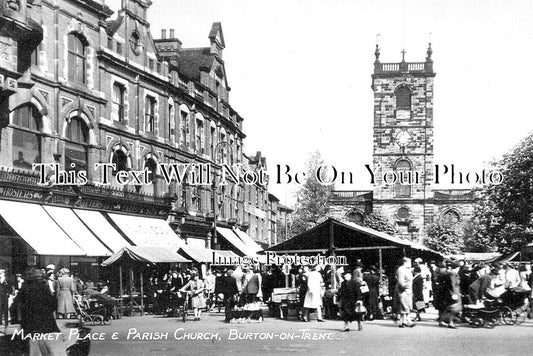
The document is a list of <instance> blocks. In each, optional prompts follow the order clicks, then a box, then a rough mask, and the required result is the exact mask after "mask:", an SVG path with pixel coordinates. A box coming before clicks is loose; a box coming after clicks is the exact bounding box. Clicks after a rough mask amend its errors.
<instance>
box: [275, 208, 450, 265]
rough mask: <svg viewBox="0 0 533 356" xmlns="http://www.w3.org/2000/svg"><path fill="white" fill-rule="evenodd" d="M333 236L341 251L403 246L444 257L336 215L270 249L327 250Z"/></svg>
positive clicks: (406, 248) (422, 246)
mask: <svg viewBox="0 0 533 356" xmlns="http://www.w3.org/2000/svg"><path fill="white" fill-rule="evenodd" d="M331 239H333V241H334V246H335V251H337V252H340V251H360V250H377V249H392V248H402V249H405V250H412V251H416V252H417V253H423V254H424V255H427V257H432V258H438V259H441V258H442V257H443V256H442V255H441V254H440V253H438V252H435V251H433V250H431V249H429V248H427V247H425V246H424V245H421V244H418V243H415V242H412V241H409V240H404V239H401V238H398V237H395V236H391V235H388V234H386V233H384V232H380V231H376V230H374V229H371V228H368V227H364V226H360V225H357V224H354V223H351V222H346V221H340V220H337V219H334V218H329V219H327V220H326V221H324V222H322V223H320V224H318V225H316V226H315V227H313V228H311V229H309V230H307V231H305V232H303V233H301V234H299V235H296V236H295V237H293V238H291V239H289V240H287V241H284V242H281V243H279V244H277V245H275V246H272V247H270V248H269V249H268V251H275V252H282V253H313V252H323V253H325V252H326V251H328V250H329V247H330V243H331Z"/></svg>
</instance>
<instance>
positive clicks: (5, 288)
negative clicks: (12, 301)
mask: <svg viewBox="0 0 533 356" xmlns="http://www.w3.org/2000/svg"><path fill="white" fill-rule="evenodd" d="M10 292H11V290H10V289H9V285H8V283H7V280H6V270H5V269H0V324H2V320H3V321H4V325H5V326H7V324H8V321H9V309H8V308H9V305H8V301H9V293H10Z"/></svg>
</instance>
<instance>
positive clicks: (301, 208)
mask: <svg viewBox="0 0 533 356" xmlns="http://www.w3.org/2000/svg"><path fill="white" fill-rule="evenodd" d="M322 165H324V160H323V159H322V156H321V154H320V152H319V151H315V152H313V153H311V154H310V156H309V159H308V160H307V163H306V169H305V171H306V178H307V179H306V180H305V182H304V184H302V185H301V187H300V189H299V190H298V192H297V193H296V198H297V200H296V210H295V211H294V213H293V221H292V225H291V236H294V235H297V234H299V233H302V232H304V231H306V230H308V229H310V228H311V227H313V226H315V225H316V224H319V223H321V222H322V221H324V220H325V219H326V218H327V213H328V205H327V203H328V197H329V194H330V192H331V189H332V187H331V185H326V184H323V183H321V182H319V181H318V179H317V177H316V174H317V171H318V169H319V167H320V166H322ZM321 178H322V180H323V181H325V182H327V181H328V180H327V172H326V171H324V172H322V174H321Z"/></svg>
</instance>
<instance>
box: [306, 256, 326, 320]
mask: <svg viewBox="0 0 533 356" xmlns="http://www.w3.org/2000/svg"><path fill="white" fill-rule="evenodd" d="M323 285H324V281H323V280H322V275H321V274H320V272H318V271H317V270H316V266H315V267H314V268H313V270H312V271H310V272H309V275H308V276H307V292H306V293H305V300H304V308H305V310H304V321H309V309H316V317H317V320H318V321H323V320H322V286H323Z"/></svg>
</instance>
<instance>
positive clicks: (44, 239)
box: [0, 200, 87, 256]
mask: <svg viewBox="0 0 533 356" xmlns="http://www.w3.org/2000/svg"><path fill="white" fill-rule="evenodd" d="M0 215H1V216H2V218H3V219H4V220H5V221H6V223H7V224H8V225H9V226H11V228H12V229H13V230H14V231H15V232H16V233H17V234H18V235H19V236H20V237H21V238H22V239H23V240H24V241H26V242H27V243H28V245H30V246H31V248H33V249H34V250H35V251H36V252H37V254H39V255H56V256H86V255H87V253H86V252H85V251H83V249H82V248H81V247H80V246H78V245H77V244H76V243H75V242H74V241H73V240H72V239H71V238H70V237H69V236H68V235H67V234H66V233H65V232H64V231H63V230H62V229H61V228H60V227H59V226H58V225H57V224H56V223H55V222H54V220H53V219H52V218H51V217H50V215H48V213H47V212H46V211H45V210H44V208H43V207H42V206H41V205H39V204H31V203H22V202H16V201H9V200H0Z"/></svg>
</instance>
